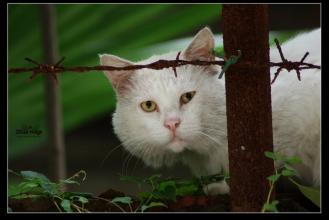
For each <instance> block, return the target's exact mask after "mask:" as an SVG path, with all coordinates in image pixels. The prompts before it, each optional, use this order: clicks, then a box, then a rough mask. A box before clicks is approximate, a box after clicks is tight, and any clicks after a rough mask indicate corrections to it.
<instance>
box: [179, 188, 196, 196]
mask: <svg viewBox="0 0 329 220" xmlns="http://www.w3.org/2000/svg"><path fill="white" fill-rule="evenodd" d="M198 191H199V187H197V186H196V185H186V186H181V187H178V188H177V189H176V195H177V196H186V195H192V194H194V193H196V192H198Z"/></svg>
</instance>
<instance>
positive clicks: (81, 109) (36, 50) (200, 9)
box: [8, 4, 221, 158]
mask: <svg viewBox="0 0 329 220" xmlns="http://www.w3.org/2000/svg"><path fill="white" fill-rule="evenodd" d="M55 8H56V13H57V14H56V15H57V30H58V43H59V51H60V55H61V56H65V57H67V58H66V60H65V61H64V65H65V66H77V65H84V66H88V65H98V64H99V58H98V54H101V53H111V54H116V55H119V56H122V57H125V58H127V59H131V60H140V59H143V58H145V57H147V56H150V55H151V53H152V51H151V50H144V51H143V50H142V49H145V48H146V47H147V46H150V45H153V44H156V43H160V42H164V41H168V40H170V39H173V38H177V37H181V36H184V35H186V33H187V32H190V33H192V32H193V33H194V32H196V31H197V30H198V29H200V28H201V27H203V26H206V25H209V22H214V21H219V18H220V12H221V10H220V9H221V6H220V5H219V4H216V5H214V4H194V5H172V4H145V5H143V4H138V5H137V4H136V5H133V4H126V5H120V4H112V5H111V4H95V5H92V4H57V5H56V6H55ZM169 15H170V16H169ZM40 17H41V15H40V8H39V6H38V5H29V4H21V5H20V4H10V5H9V6H8V18H9V19H8V32H9V33H8V39H9V40H8V53H9V54H8V57H9V63H8V64H9V68H11V67H30V66H31V64H28V63H26V62H25V61H24V58H25V57H29V58H32V59H35V60H37V61H40V62H42V61H43V48H42V36H41V20H40ZM30 74H31V73H22V74H9V80H8V97H9V98H8V126H9V129H8V136H9V137H8V142H9V157H11V158H12V157H16V156H18V155H21V154H23V153H25V152H27V151H29V150H31V149H33V148H35V147H37V146H40V144H42V143H44V141H45V140H46V138H47V129H46V118H45V93H44V77H43V76H37V77H36V78H34V79H33V80H32V81H29V76H30ZM59 86H60V90H61V94H62V98H61V102H62V109H63V120H64V122H63V126H64V130H65V132H68V131H71V130H72V129H74V128H77V127H78V126H79V125H81V124H83V123H86V122H88V121H89V120H92V119H93V118H96V117H101V116H104V115H106V114H109V112H110V111H111V110H113V109H114V106H115V96H114V92H113V90H112V88H111V86H110V84H109V83H108V81H107V79H106V78H105V77H104V75H103V73H102V72H96V71H95V72H89V73H83V74H74V73H64V74H61V76H60V85H59ZM29 125H31V126H34V127H38V128H40V129H41V130H42V131H43V133H42V135H41V136H40V137H24V138H22V137H17V135H16V129H20V128H21V127H22V126H29Z"/></svg>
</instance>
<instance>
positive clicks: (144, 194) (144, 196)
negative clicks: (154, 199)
mask: <svg viewBox="0 0 329 220" xmlns="http://www.w3.org/2000/svg"><path fill="white" fill-rule="evenodd" d="M151 195H152V193H151V192H140V193H138V194H137V197H138V199H139V200H141V201H143V200H144V199H147V198H149V197H150V196H151Z"/></svg>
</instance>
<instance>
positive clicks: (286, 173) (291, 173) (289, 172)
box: [282, 170, 296, 176]
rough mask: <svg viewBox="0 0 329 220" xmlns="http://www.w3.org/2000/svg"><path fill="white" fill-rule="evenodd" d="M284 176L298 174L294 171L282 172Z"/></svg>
mask: <svg viewBox="0 0 329 220" xmlns="http://www.w3.org/2000/svg"><path fill="white" fill-rule="evenodd" d="M282 175H283V176H295V175H296V172H295V171H294V170H282Z"/></svg>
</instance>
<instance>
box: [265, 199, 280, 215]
mask: <svg viewBox="0 0 329 220" xmlns="http://www.w3.org/2000/svg"><path fill="white" fill-rule="evenodd" d="M277 204H279V201H278V200H273V201H272V202H271V203H265V204H264V210H265V211H269V212H278V209H277V207H276V206H277Z"/></svg>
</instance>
